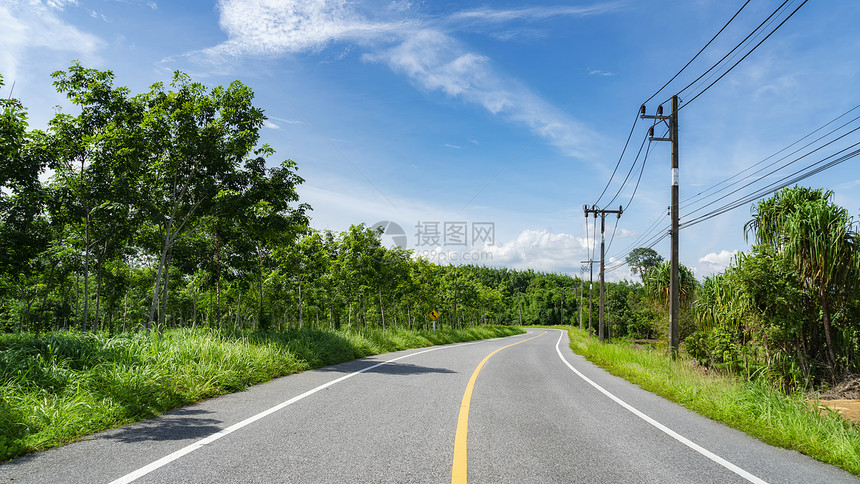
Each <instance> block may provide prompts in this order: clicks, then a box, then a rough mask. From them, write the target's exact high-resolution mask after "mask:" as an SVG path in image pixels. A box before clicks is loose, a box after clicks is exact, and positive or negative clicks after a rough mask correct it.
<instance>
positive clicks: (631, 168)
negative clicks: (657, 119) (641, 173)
mask: <svg viewBox="0 0 860 484" xmlns="http://www.w3.org/2000/svg"><path fill="white" fill-rule="evenodd" d="M646 141H648V142H649V146H650V141H649V140H648V133H647V132H646V133H645V137H644V138H642V144H640V145H639V151H638V152H637V153H636V158H634V159H633V164H631V165H630V169H629V170H628V171H627V176H625V177H624V181H623V182H621V186H619V187H618V191H617V192H615V195H614V196H613V197H612V200H610V201H609V202H607V203H606V205H605V206H604V207H603V209H606V207H608V206H610V205H612V202H614V201H615V199H616V198H618V195H620V194H621V190H624V187H625V186H626V185H627V180H629V179H630V174H631V173H633V170H634V169H635V168H636V163H637V162H638V161H639V156H640V155H642V149H643V148H644V147H645V142H646Z"/></svg>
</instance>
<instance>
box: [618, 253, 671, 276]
mask: <svg viewBox="0 0 860 484" xmlns="http://www.w3.org/2000/svg"><path fill="white" fill-rule="evenodd" d="M624 260H625V262H627V265H628V266H630V269H632V271H633V272H634V273H638V274H639V277H640V278H641V279H642V283H643V284H644V283H645V274H646V273H647V272H648V270H649V269H651V268H652V267H657V266H659V265H660V264H662V263H663V257H662V256H661V255H660V254H658V253H657V251H656V250H654V249H651V248H648V247H639V248H638V249H633V250H631V251H630V254H628V255H627V258H626V259H624Z"/></svg>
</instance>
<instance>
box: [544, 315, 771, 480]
mask: <svg viewBox="0 0 860 484" xmlns="http://www.w3.org/2000/svg"><path fill="white" fill-rule="evenodd" d="M558 331H559V332H560V333H559V335H558V341H557V342H556V344H555V351H556V352H557V353H558V357H559V358H561V361H563V362H564V364H565V365H567V367H568V368H570V369H571V371H573V372H574V373H576V374H577V375H578V376H579V377H580V378H582V379H583V380H585V381H586V383H588V384H589V385H591V386H593V387H594V388H596V389H597V390H598V391H600V393H603V394H604V395H606V396H607V397H609V398H611V399H612V400H614V401H615V403H617V404H619V405H621V406H622V407H624V408H626V409H627V410H629V411H630V412H631V413H632V414H633V415H636V416H637V417H639V418H641V419H642V420H644V421H646V422H648V423H649V424H651V425H653V426H654V427H656V428H657V429H659V430H661V431H662V432H663V433H665V434H666V435H668V436H669V437H672V438H673V439H675V440H677V441H678V442H680V443H682V444H684V445H686V446H687V447H689V448H691V449H693V450H695V451H696V452H698V453H700V454H702V455H703V456H705V457H707V458H708V459H711V460H712V461H714V462H716V463H717V464H719V465H721V466H723V467H725V468H726V469H728V470H730V471H732V472H734V473H735V474H737V475H739V476H741V477H743V478H744V479H746V480H748V481H750V482H754V483H756V484H767V481H765V480H763V479H760V478H758V477H756V476H754V475H752V474H750V473H749V472H747V471H745V470H743V469H741V468H740V467H738V466H736V465H735V464H732V463H731V462H729V461H727V460H725V459H723V458H722V457H720V456H718V455H717V454H714V453H713V452H711V451H709V450H708V449H705V448H704V447H702V446H700V445H698V444H696V443H694V442H692V441H691V440H689V439H687V438H686V437H684V436H683V435H681V434H679V433H677V432H675V431H674V430H672V429H670V428H669V427H666V426H665V425H663V424H661V423H660V422H658V421H656V420H654V419H653V418H651V417H649V416H647V415H645V414H644V413H642V412H640V411H639V410H637V409H636V408H635V407H633V406H632V405H630V404H629V403H627V402H625V401H624V400H622V399H620V398H618V397H616V396H615V395H613V394H612V393H610V392H609V390H607V389H605V388H603V387H602V386H600V385H598V384H597V383H595V382H594V381H592V380H591V379H590V378H588V377H587V376H585V375H583V374H582V373H581V372H580V371H579V370H577V369H576V368H574V367H573V365H571V364H570V362H568V361H567V359H565V357H564V355H562V354H561V348H559V346H558V345H560V344H561V340H562V338H563V337H564V331H563V330H558Z"/></svg>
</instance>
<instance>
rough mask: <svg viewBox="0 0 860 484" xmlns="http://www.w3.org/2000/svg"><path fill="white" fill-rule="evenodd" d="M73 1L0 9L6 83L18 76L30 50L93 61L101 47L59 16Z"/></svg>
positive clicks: (0, 67)
mask: <svg viewBox="0 0 860 484" xmlns="http://www.w3.org/2000/svg"><path fill="white" fill-rule="evenodd" d="M77 4H78V2H77V1H74V0H49V1H47V2H40V1H35V0H26V1H25V0H12V1H7V2H4V4H3V5H0V45H2V46H3V47H2V48H0V72H2V73H3V74H4V75H5V77H6V79H7V81H8V80H14V79H15V78H16V76H17V75H18V68H19V66H20V65H21V64H22V63H23V62H25V60H27V59H30V58H32V56H33V54H32V52H31V51H32V49H34V48H40V49H48V50H52V51H57V52H66V53H72V54H73V55H76V56H79V57H82V58H93V57H95V56H96V53H97V52H98V51H99V50H101V49H102V47H103V46H104V45H105V43H104V42H103V41H102V40H101V39H100V38H98V37H96V36H95V35H92V34H89V33H86V32H81V31H80V30H78V29H77V28H75V27H74V26H72V25H71V24H68V23H66V22H65V21H64V20H63V19H62V18H61V16H60V14H61V13H62V10H63V9H64V8H65V7H68V6H76V5H77Z"/></svg>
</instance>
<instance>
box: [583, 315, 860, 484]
mask: <svg viewBox="0 0 860 484" xmlns="http://www.w3.org/2000/svg"><path fill="white" fill-rule="evenodd" d="M568 334H569V335H570V341H571V343H570V347H571V349H572V350H573V351H574V352H575V353H578V354H580V355H583V356H585V357H586V358H587V359H588V360H589V361H591V362H593V363H595V364H597V365H598V366H600V367H602V368H605V369H606V370H607V371H609V372H610V373H612V374H613V375H616V376H620V377H622V378H624V379H626V380H628V381H630V382H632V383H635V384H637V385H639V386H640V387H642V388H643V389H645V390H648V391H651V392H654V393H656V394H658V395H660V396H662V397H664V398H667V399H669V400H672V401H674V402H677V403H679V404H681V405H683V406H685V407H687V408H689V409H691V410H693V411H695V412H697V413H699V414H701V415H704V416H706V417H708V418H711V419H714V420H717V421H720V422H723V423H725V424H727V425H729V426H731V427H734V428H737V429H740V430H742V431H744V432H746V433H748V434H749V435H751V436H753V437H755V438H757V439H760V440H762V441H764V442H766V443H768V444H771V445H775V446H779V447H784V448H787V449H794V450H797V451H799V452H802V453H804V454H807V455H809V456H811V457H813V458H815V459H818V460H820V461H823V462H827V463H829V464H833V465H835V466H838V467H841V468H843V469H845V470H847V471H849V472H851V473H853V474H855V475H858V476H860V425H858V424H856V423H853V422H850V421H846V420H845V419H843V418H842V417H840V416H839V415H838V414H836V413H835V412H834V411H830V410H827V409H826V408H818V407H817V406H816V405H815V403H814V402H810V401H809V400H807V398H806V395H805V394H802V393H791V394H786V393H784V392H783V391H780V390H779V389H778V388H775V387H774V386H773V385H772V384H771V383H770V382H768V381H767V380H766V379H764V378H759V379H753V380H748V379H744V378H741V377H739V376H737V375H732V374H729V373H726V372H721V371H715V370H707V369H705V368H704V367H702V366H701V365H700V364H699V363H698V362H696V361H695V360H692V359H689V358H685V357H681V358H678V359H676V360H672V359H671V358H668V357H667V354H668V347H667V346H666V345H665V344H663V345H662V346H660V347H651V346H642V345H637V344H634V343H632V342H631V341H630V340H626V341H618V342H616V343H612V344H600V343H598V342H597V340H596V339H595V338H590V337H588V335H587V334H586V333H585V332H583V331H580V330H579V329H576V328H570V329H569V330H568Z"/></svg>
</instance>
